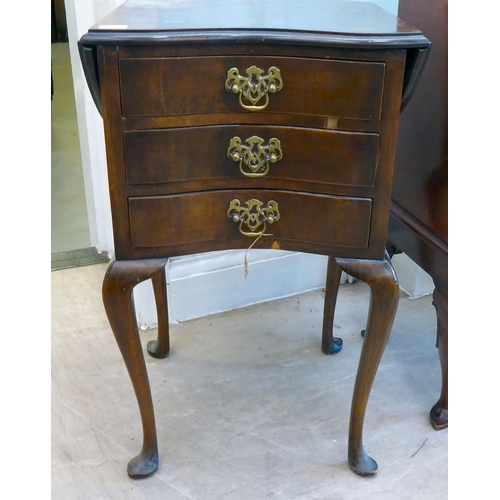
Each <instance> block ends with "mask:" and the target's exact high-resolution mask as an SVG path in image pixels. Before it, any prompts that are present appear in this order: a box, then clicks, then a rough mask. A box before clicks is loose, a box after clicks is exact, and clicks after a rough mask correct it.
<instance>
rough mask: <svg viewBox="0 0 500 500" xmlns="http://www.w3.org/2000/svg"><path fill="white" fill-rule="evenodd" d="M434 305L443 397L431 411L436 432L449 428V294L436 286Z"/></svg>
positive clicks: (431, 418)
mask: <svg viewBox="0 0 500 500" xmlns="http://www.w3.org/2000/svg"><path fill="white" fill-rule="evenodd" d="M433 299H434V300H433V302H432V303H433V305H434V307H435V308H436V313H437V342H436V347H437V348H438V351H439V359H440V362H441V374H442V385H441V396H440V398H439V400H438V402H437V403H436V404H435V405H434V406H433V407H432V409H431V411H430V415H429V416H430V420H431V424H432V426H433V427H434V429H436V430H438V431H439V430H441V429H446V428H447V427H448V292H447V291H445V290H443V289H442V288H440V287H439V286H436V288H435V289H434V294H433Z"/></svg>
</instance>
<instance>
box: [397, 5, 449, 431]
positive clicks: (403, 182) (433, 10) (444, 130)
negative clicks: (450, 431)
mask: <svg viewBox="0 0 500 500" xmlns="http://www.w3.org/2000/svg"><path fill="white" fill-rule="evenodd" d="M399 13H400V15H401V16H403V17H404V19H406V20H408V21H409V22H411V23H415V24H416V25H417V26H418V27H419V28H420V29H421V30H422V31H423V33H424V34H425V35H426V36H427V37H429V38H430V39H431V40H432V50H431V51H430V54H429V59H428V62H427V65H426V70H425V72H424V73H423V75H422V79H421V81H420V82H419V86H418V89H417V90H416V92H415V94H414V96H413V98H412V102H411V103H410V104H409V105H408V107H407V108H406V109H405V112H404V113H403V114H402V115H401V120H400V127H399V133H398V144H397V148H396V160H395V171H394V184H393V190H392V202H391V211H390V218H389V234H388V240H389V249H390V251H391V252H393V251H403V252H404V253H406V254H407V255H408V256H409V257H411V258H412V259H413V260H414V261H415V262H416V263H417V264H418V265H419V266H420V267H422V268H423V269H424V270H425V271H427V272H428V273H429V274H430V275H431V277H432V278H433V280H434V285H435V287H436V288H435V290H434V305H435V307H436V311H437V316H438V318H437V347H438V350H439V356H440V360H441V369H442V388H441V396H440V398H439V400H438V402H437V403H436V404H435V405H434V407H433V408H432V409H431V411H430V421H431V423H432V425H433V426H434V428H435V429H438V430H439V429H443V428H446V427H447V426H448V78H447V76H448V71H447V70H448V1H447V0H419V1H418V2H414V1H412V0H400V2H399Z"/></svg>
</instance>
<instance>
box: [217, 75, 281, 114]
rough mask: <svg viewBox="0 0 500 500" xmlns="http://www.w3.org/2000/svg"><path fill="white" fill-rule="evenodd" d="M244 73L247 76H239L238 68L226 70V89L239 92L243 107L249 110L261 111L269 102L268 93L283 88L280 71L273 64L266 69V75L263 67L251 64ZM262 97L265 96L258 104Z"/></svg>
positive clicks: (235, 92)
mask: <svg viewBox="0 0 500 500" xmlns="http://www.w3.org/2000/svg"><path fill="white" fill-rule="evenodd" d="M246 73H247V76H241V75H240V72H239V70H238V68H231V69H230V70H229V71H228V72H227V79H226V90H227V91H228V92H233V93H234V94H239V97H240V104H241V106H242V107H243V108H245V109H248V110H249V111H261V110H263V109H265V108H266V107H267V105H268V104H269V93H271V94H274V93H275V92H279V91H280V90H281V89H282V88H283V80H282V78H281V72H280V70H279V69H278V68H276V67H275V66H271V67H270V68H269V69H268V70H267V75H264V74H263V73H264V70H263V69H260V68H258V67H257V66H251V67H250V68H248V69H247V70H246ZM263 97H264V98H265V102H264V104H261V105H260V106H258V105H257V104H258V102H259V101H260V100H261V99H262V98H263ZM243 99H244V100H245V102H244V101H243ZM246 102H248V103H249V104H246Z"/></svg>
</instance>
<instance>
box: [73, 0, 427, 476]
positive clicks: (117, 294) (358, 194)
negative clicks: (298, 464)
mask: <svg viewBox="0 0 500 500" xmlns="http://www.w3.org/2000/svg"><path fill="white" fill-rule="evenodd" d="M192 7H194V6H193V5H192V2H189V1H185V2H170V1H167V0H164V1H151V2H146V3H144V2H141V3H140V4H139V3H137V2H134V1H130V0H129V1H128V2H126V3H125V4H123V5H122V6H121V7H119V8H118V9H117V10H116V11H115V12H114V13H113V14H111V15H110V16H108V18H106V19H105V20H103V21H102V22H101V23H99V24H98V25H96V26H95V27H94V28H92V29H91V30H90V31H89V33H88V34H87V35H85V36H84V37H83V38H82V39H81V40H80V43H79V47H80V54H81V57H82V63H83V67H84V71H85V74H86V77H87V80H88V82H89V88H90V90H91V93H92V96H93V98H94V101H95V103H96V106H97V107H98V109H99V110H100V112H101V114H102V117H103V120H104V128H105V135H106V153H107V159H108V178H109V186H110V199H111V209H112V217H113V230H114V242H115V256H116V260H115V262H113V263H112V264H111V266H110V268H109V272H108V274H107V275H106V278H105V280H104V285H103V297H104V301H105V305H106V311H107V312H108V316H109V319H110V323H111V325H112V328H113V332H114V334H115V336H116V338H117V342H118V343H119V345H120V349H121V351H122V354H123V356H124V359H125V362H126V365H127V368H128V370H129V373H130V377H131V379H132V382H133V384H134V388H135V391H136V396H137V399H138V402H139V408H140V411H141V417H142V421H143V430H144V441H143V449H142V451H141V453H140V454H139V456H138V457H136V458H134V459H133V460H132V461H131V462H130V463H129V468H128V472H129V475H130V476H131V477H134V478H137V477H145V476H148V475H150V474H152V473H153V472H154V471H155V470H156V468H157V467H158V451H157V438H156V431H155V430H154V425H155V424H154V411H153V406H152V400H151V393H150V389H149V383H148V378H147V373H146V369H145V365H144V359H143V355H142V352H141V349H140V346H139V344H138V335H137V327H136V325H135V320H134V318H133V302H132V300H131V289H132V288H133V286H134V284H136V283H138V282H140V281H143V280H145V279H148V278H151V279H152V281H153V287H154V291H155V299H156V303H157V306H158V311H159V312H158V314H159V318H161V319H160V323H161V325H160V331H159V335H158V340H157V341H156V342H154V343H150V345H148V351H149V353H150V354H151V355H153V356H155V357H165V356H166V355H168V353H169V349H170V342H169V338H168V311H167V310H166V292H165V281H164V280H165V278H164V270H163V269H164V263H165V261H166V259H168V258H170V257H173V256H176V255H184V254H191V253H198V252H208V251H212V250H224V249H232V248H248V247H249V246H252V247H253V248H273V249H283V250H294V251H301V252H310V253H318V254H324V255H328V256H329V257H330V264H331V265H330V266H329V269H330V274H331V276H330V278H329V282H332V278H334V277H335V276H338V273H339V269H340V268H342V269H345V270H348V272H349V270H350V273H351V274H353V275H355V276H356V277H358V278H359V279H361V280H363V281H365V282H366V283H367V284H368V285H369V286H370V288H371V290H372V300H371V305H370V313H369V320H368V332H369V335H367V339H366V342H365V345H364V348H363V352H362V355H361V360H360V364H359V366H358V375H357V378H356V383H355V388H354V395H353V403H352V408H351V425H350V430H349V447H348V463H349V466H350V467H351V469H352V470H353V471H354V472H356V473H357V474H359V475H373V474H375V473H376V472H377V469H378V466H377V464H376V462H375V461H374V460H373V459H372V458H370V457H369V456H368V455H366V453H365V452H364V448H363V440H362V431H363V422H364V416H365V411H366V406H367V401H368V396H369V393H370V389H371V385H372V382H373V378H374V376H375V373H376V371H377V367H378V364H379V362H380V359H381V356H382V354H383V351H384V347H385V344H386V342H387V339H388V336H389V333H390V329H391V325H392V321H393V318H394V313H395V310H396V305H397V297H398V294H397V290H398V285H397V279H396V276H395V274H394V270H393V269H392V266H391V264H390V262H389V261H388V260H387V259H386V258H385V245H386V237H387V228H388V215H389V208H390V201H391V199H390V193H391V185H392V175H393V164H394V157H395V153H396V149H395V138H396V134H397V127H398V119H399V112H400V109H401V107H402V105H403V104H404V103H405V102H407V101H408V99H409V97H410V96H411V93H412V92H413V90H414V88H415V84H416V82H417V81H418V76H419V74H420V72H421V71H422V68H423V62H424V61H425V58H426V53H427V49H428V47H429V42H428V41H427V39H426V38H425V37H424V36H422V34H421V33H420V32H419V31H418V30H416V29H414V28H411V27H410V26H409V25H407V24H406V23H404V22H402V21H400V20H398V19H397V18H395V17H393V16H391V15H389V14H388V13H386V12H385V11H383V10H381V9H379V8H378V7H375V6H374V5H372V4H365V3H359V4H358V3H353V2H346V3H343V2H341V3H336V2H326V1H320V2H319V5H316V6H315V8H314V9H312V8H311V6H310V4H309V3H307V2H304V1H303V0H292V1H290V2H287V3H286V9H285V3H278V4H277V5H274V4H272V5H269V4H268V3H267V2H261V1H260V0H257V1H252V2H248V1H246V0H241V1H235V2H232V3H231V4H230V5H227V4H226V3H225V2H224V3H223V2H219V1H213V2H209V1H206V2H203V1H202V2H196V9H193V8H192ZM285 12H286V15H285ZM235 74H236V75H237V78H236V80H237V81H238V82H240V83H238V84H236V83H231V84H230V85H228V81H229V82H231V78H232V79H233V81H235V76H234V75H235ZM278 74H279V77H278V76H276V75H278ZM255 75H264V76H262V79H261V80H260V81H259V80H258V78H260V76H259V77H257V76H255ZM266 75H267V76H266ZM270 75H271V76H270ZM256 81H258V82H259V83H258V84H256V83H255V82H256ZM238 85H240V86H238ZM245 92H247V93H245ZM233 137H239V138H240V139H241V140H242V141H243V142H244V141H246V140H247V139H249V138H252V137H253V138H255V137H258V138H260V139H259V140H262V141H263V142H264V141H270V140H271V139H273V138H274V139H276V140H279V141H280V145H281V146H280V147H282V148H283V151H282V158H281V157H280V158H279V161H278V157H277V156H275V157H274V158H273V160H272V161H271V156H269V157H267V158H268V160H269V162H270V165H269V166H268V168H267V167H266V168H267V170H266V168H265V169H264V170H260V171H259V172H261V173H262V172H265V175H261V176H260V177H249V176H248V175H246V173H245V171H244V170H243V169H242V168H240V166H239V165H238V164H237V163H236V162H235V158H236V157H234V155H233V156H231V155H228V147H229V142H230V141H231V139H232V138H233ZM281 141H282V142H281ZM263 154H267V153H263ZM269 154H270V153H269ZM278 156H279V155H278ZM236 159H237V158H236ZM230 207H233V209H232V210H234V207H237V211H236V212H231V209H230ZM241 207H246V208H241ZM261 207H264V208H263V209H262V210H261ZM266 207H268V208H266ZM269 207H271V208H269ZM266 210H267V211H266ZM334 263H335V266H336V267H335V266H334ZM339 266H340V267H339ZM327 297H329V300H330V299H333V295H332V294H331V293H327ZM122 309H123V314H121V313H120V311H121V310H122ZM333 310H334V304H333V303H332V304H330V305H328V304H325V320H324V321H325V326H324V331H323V343H322V349H323V351H324V352H328V353H332V352H338V350H339V349H340V347H341V344H340V342H339V340H338V339H337V340H335V339H333V338H330V337H331V335H330V333H329V331H331V328H330V326H331V325H329V321H330V320H332V321H333ZM327 344H328V345H327Z"/></svg>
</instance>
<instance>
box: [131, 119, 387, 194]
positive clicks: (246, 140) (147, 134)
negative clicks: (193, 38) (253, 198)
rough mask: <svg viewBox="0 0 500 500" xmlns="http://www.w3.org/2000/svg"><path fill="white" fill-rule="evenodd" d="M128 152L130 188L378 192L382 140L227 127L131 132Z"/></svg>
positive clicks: (314, 131)
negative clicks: (231, 183) (181, 185)
mask: <svg viewBox="0 0 500 500" xmlns="http://www.w3.org/2000/svg"><path fill="white" fill-rule="evenodd" d="M124 147H125V162H126V182H127V183H128V184H162V183H175V182H188V181H204V180H215V179H221V180H222V179H245V178H248V179H255V178H266V179H269V180H276V181H278V180H290V181H306V182H312V183H318V184H329V185H340V186H359V187H373V185H374V181H375V174H376V170H377V161H378V151H379V135H378V134H375V133H361V132H340V131H336V130H318V129H307V128H298V127H279V126H273V127H268V126H248V125H223V126H205V127H187V128H173V129H161V130H140V131H126V132H124ZM221 187H223V185H221Z"/></svg>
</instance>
